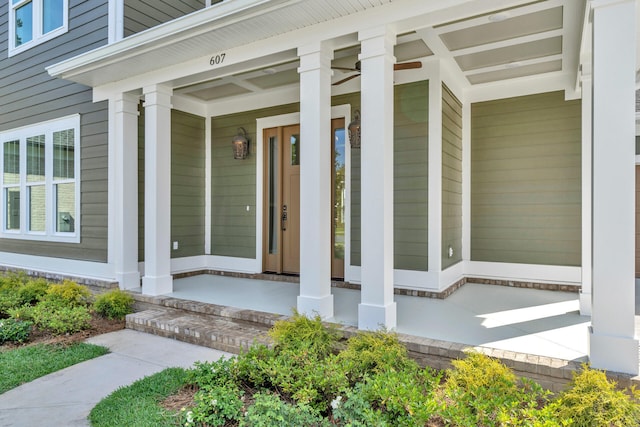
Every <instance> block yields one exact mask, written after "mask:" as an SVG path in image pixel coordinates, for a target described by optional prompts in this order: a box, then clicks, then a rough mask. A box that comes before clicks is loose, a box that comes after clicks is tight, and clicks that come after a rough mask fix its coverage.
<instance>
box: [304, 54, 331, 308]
mask: <svg viewBox="0 0 640 427" xmlns="http://www.w3.org/2000/svg"><path fill="white" fill-rule="evenodd" d="M298 56H299V57H300V68H298V73H300V140H301V141H302V145H301V148H300V162H301V163H300V295H299V296H298V311H299V312H300V313H303V314H307V315H315V314H318V315H320V317H322V318H329V317H333V295H331V59H332V58H333V52H332V51H331V50H330V48H329V46H328V45H327V43H326V42H316V43H312V44H309V45H306V46H303V47H300V48H299V49H298Z"/></svg>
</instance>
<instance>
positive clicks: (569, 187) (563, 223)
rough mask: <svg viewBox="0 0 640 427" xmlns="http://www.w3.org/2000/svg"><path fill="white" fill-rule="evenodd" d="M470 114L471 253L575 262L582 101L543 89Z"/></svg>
mask: <svg viewBox="0 0 640 427" xmlns="http://www.w3.org/2000/svg"><path fill="white" fill-rule="evenodd" d="M471 116H472V118H471V122H472V123H471V125H472V129H471V147H472V148H471V259H472V260H474V261H491V262H510V263H524V264H544V265H569V266H579V265H580V263H581V225H582V224H581V209H582V207H581V106H580V101H565V100H564V97H563V94H562V92H553V93H545V94H538V95H531V96H524V97H518V98H510V99H504V100H498V101H490V102H483V103H478V104H473V105H472V107H471Z"/></svg>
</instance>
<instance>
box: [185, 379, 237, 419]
mask: <svg viewBox="0 0 640 427" xmlns="http://www.w3.org/2000/svg"><path fill="white" fill-rule="evenodd" d="M243 395H244V392H243V391H241V390H240V389H239V388H238V386H236V385H235V384H224V385H219V386H213V387H208V388H206V389H201V390H198V392H196V394H195V396H194V397H193V398H194V401H195V406H194V407H193V408H190V409H189V410H187V409H185V410H184V420H185V422H184V426H185V427H189V426H195V425H207V426H214V427H218V426H224V425H226V424H227V423H229V422H232V421H238V420H240V418H241V417H242V414H243V413H244V397H243Z"/></svg>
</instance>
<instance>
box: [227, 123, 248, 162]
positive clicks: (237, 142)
mask: <svg viewBox="0 0 640 427" xmlns="http://www.w3.org/2000/svg"><path fill="white" fill-rule="evenodd" d="M231 145H232V146H233V158H234V159H238V160H243V159H246V158H247V156H248V155H249V140H248V139H247V131H246V130H245V129H244V128H238V134H237V135H236V136H234V137H233V140H232V141H231Z"/></svg>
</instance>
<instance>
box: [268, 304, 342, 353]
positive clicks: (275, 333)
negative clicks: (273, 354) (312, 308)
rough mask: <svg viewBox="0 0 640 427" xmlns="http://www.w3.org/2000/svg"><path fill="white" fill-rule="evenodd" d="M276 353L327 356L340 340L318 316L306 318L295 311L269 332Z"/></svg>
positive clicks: (335, 332) (334, 331) (336, 333)
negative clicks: (290, 352) (305, 353)
mask: <svg viewBox="0 0 640 427" xmlns="http://www.w3.org/2000/svg"><path fill="white" fill-rule="evenodd" d="M269 336H270V337H271V338H272V339H273V341H274V343H275V348H276V351H287V350H289V351H292V352H296V351H306V352H308V353H309V354H313V355H316V356H318V357H319V358H322V357H325V356H327V355H329V354H330V353H331V352H332V351H333V349H334V347H335V345H336V343H337V342H338V339H339V338H340V336H339V334H338V332H337V331H336V330H335V329H331V328H328V327H326V326H325V325H324V324H323V323H322V319H321V318H320V316H315V317H314V318H313V319H311V318H308V317H306V316H304V315H302V314H299V313H298V312H297V311H294V312H293V316H292V317H291V318H290V319H288V320H280V321H278V322H276V323H275V324H274V325H273V327H272V328H271V329H270V330H269Z"/></svg>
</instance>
